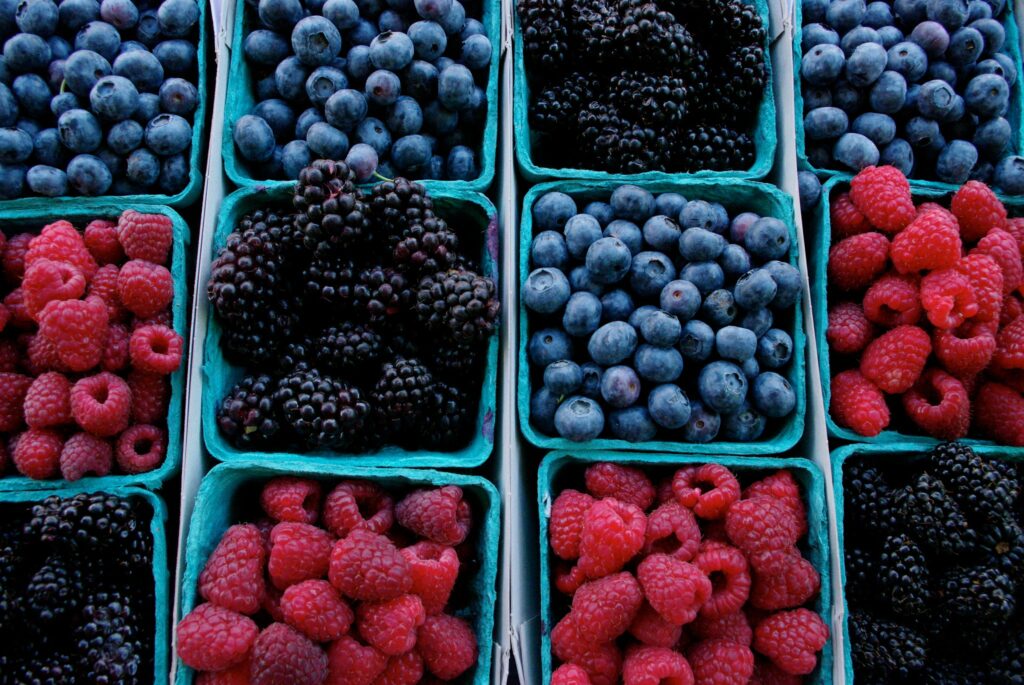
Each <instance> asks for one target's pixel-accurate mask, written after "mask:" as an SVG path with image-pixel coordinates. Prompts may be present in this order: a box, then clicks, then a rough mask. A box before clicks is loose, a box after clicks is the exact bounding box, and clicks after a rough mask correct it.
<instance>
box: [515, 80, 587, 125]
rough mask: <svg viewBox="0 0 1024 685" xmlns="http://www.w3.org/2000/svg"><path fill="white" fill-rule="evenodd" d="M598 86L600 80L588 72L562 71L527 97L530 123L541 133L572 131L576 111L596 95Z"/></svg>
mask: <svg viewBox="0 0 1024 685" xmlns="http://www.w3.org/2000/svg"><path fill="white" fill-rule="evenodd" d="M600 88H601V79H600V77H599V76H598V75H596V74H594V73H592V72H582V71H574V72H572V73H570V74H566V75H565V76H563V77H562V78H560V79H558V80H557V81H553V82H552V83H550V84H549V85H548V86H547V87H546V88H544V89H542V90H540V91H539V92H538V93H537V94H536V95H534V97H532V98H531V99H530V125H531V126H533V128H535V129H537V130H538V131H542V132H545V133H564V132H569V131H572V130H574V129H575V127H576V113H577V112H579V111H580V110H581V109H583V108H584V107H586V106H587V105H588V104H589V103H590V102H591V101H593V100H594V99H595V98H596V97H597V96H596V93H597V92H598V90H599V89H600Z"/></svg>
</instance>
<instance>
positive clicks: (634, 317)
mask: <svg viewBox="0 0 1024 685" xmlns="http://www.w3.org/2000/svg"><path fill="white" fill-rule="evenodd" d="M656 311H658V308H657V307H655V306H654V305H653V304H645V305H643V306H640V307H637V308H636V310H634V312H633V313H632V314H630V315H629V319H628V321H629V325H630V326H632V327H633V328H635V329H637V330H638V331H639V330H640V327H641V326H643V325H644V321H646V320H647V317H649V316H651V315H652V314H654V313H655V312H656Z"/></svg>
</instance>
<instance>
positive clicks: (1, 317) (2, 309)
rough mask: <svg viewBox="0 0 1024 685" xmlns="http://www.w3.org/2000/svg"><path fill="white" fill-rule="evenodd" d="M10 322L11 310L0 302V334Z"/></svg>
mask: <svg viewBox="0 0 1024 685" xmlns="http://www.w3.org/2000/svg"><path fill="white" fill-rule="evenodd" d="M10 320H11V310H10V309H8V308H7V305H5V304H4V303H3V302H0V333H2V332H3V330H4V329H5V328H7V323H8V322H9V321H10Z"/></svg>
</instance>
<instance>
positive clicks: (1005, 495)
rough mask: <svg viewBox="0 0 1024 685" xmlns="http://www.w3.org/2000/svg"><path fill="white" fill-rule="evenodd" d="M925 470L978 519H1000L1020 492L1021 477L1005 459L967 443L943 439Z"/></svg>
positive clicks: (1007, 514) (981, 520) (1011, 507)
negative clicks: (982, 454) (976, 450)
mask: <svg viewBox="0 0 1024 685" xmlns="http://www.w3.org/2000/svg"><path fill="white" fill-rule="evenodd" d="M928 462H929V466H928V470H929V471H930V472H931V473H933V474H934V475H935V476H936V477H937V478H938V479H939V480H941V481H942V483H943V485H945V486H946V489H947V490H948V491H949V493H950V494H951V495H952V496H953V497H954V498H955V499H956V501H957V503H958V504H959V505H960V507H961V508H962V509H963V510H964V511H965V512H968V515H969V516H972V517H974V518H976V519H977V520H978V521H979V522H984V521H1002V520H1005V519H1006V518H1007V517H1008V516H1009V515H1010V513H1011V512H1012V511H1013V507H1014V504H1015V503H1016V501H1017V498H1018V497H1019V496H1020V481H1019V480H1018V478H1017V474H1016V472H1015V471H1014V470H1013V469H1012V467H1011V468H1010V469H1009V470H1007V469H1005V468H1004V466H1003V465H1004V464H1005V462H1001V461H999V460H997V459H991V458H988V457H982V456H980V455H978V454H977V453H976V452H975V451H974V450H972V449H971V448H970V447H968V446H967V445H964V444H962V443H959V442H946V443H943V444H941V445H939V446H937V447H936V448H935V449H933V450H932V451H931V454H930V455H929V457H928Z"/></svg>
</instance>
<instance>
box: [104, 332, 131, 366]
mask: <svg viewBox="0 0 1024 685" xmlns="http://www.w3.org/2000/svg"><path fill="white" fill-rule="evenodd" d="M128 345H129V337H128V329H127V328H125V327H124V326H122V325H121V324H119V323H115V324H111V326H110V328H109V329H108V331H107V346H106V348H104V350H103V358H102V359H101V360H100V368H101V369H103V370H104V371H112V372H113V371H122V370H123V369H124V368H125V367H126V366H128Z"/></svg>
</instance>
